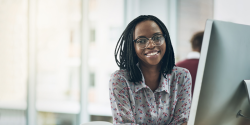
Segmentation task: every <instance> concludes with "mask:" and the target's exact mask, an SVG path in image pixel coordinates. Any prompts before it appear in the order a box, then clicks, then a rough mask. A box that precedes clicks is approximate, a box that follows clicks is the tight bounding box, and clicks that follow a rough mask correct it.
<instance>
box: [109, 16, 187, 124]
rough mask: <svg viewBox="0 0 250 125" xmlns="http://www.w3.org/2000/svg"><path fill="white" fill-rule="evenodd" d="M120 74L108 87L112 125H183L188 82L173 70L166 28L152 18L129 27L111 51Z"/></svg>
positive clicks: (141, 18)
mask: <svg viewBox="0 0 250 125" xmlns="http://www.w3.org/2000/svg"><path fill="white" fill-rule="evenodd" d="M115 59H116V63H117V65H118V66H119V67H120V70H118V71H116V72H114V73H113V74H112V75H111V78H110V81H109V82H110V83H109V86H110V87H109V91H110V102H111V110H112V114H113V122H114V124H130V125H139V124H140V125H146V124H152V125H156V124H157V125H158V124H161V125H162V124H164V125H177V124H178V125H186V124H187V121H188V117H189V112H190V105H191V81H192V80H191V77H190V73H189V71H188V70H187V69H184V68H180V67H176V66H175V61H174V52H173V47H172V44H171V40H170V37H169V33H168V30H167V28H166V26H165V25H164V24H163V23H162V22H161V21H160V20H159V19H158V18H157V17H154V16H151V15H147V16H139V17H137V18H136V19H134V20H133V21H132V22H130V23H129V24H128V26H127V27H126V29H125V30H124V32H123V33H122V35H121V37H120V39H119V40H118V43H117V45H116V49H115Z"/></svg>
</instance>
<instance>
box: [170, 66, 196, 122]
mask: <svg viewBox="0 0 250 125" xmlns="http://www.w3.org/2000/svg"><path fill="white" fill-rule="evenodd" d="M184 72H185V73H184V76H182V77H183V79H184V80H183V83H182V84H181V90H180V92H179V94H178V95H177V97H178V98H177V99H178V100H177V104H176V107H175V112H174V118H173V121H172V122H171V124H170V125H181V124H183V123H185V122H188V118H189V114H190V108H191V87H192V78H191V75H190V73H189V71H188V70H184Z"/></svg>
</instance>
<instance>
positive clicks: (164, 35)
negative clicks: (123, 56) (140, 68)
mask: <svg viewBox="0 0 250 125" xmlns="http://www.w3.org/2000/svg"><path fill="white" fill-rule="evenodd" d="M157 35H162V36H163V37H164V39H165V40H166V36H167V35H166V34H155V35H154V36H157ZM154 36H152V37H151V38H147V37H143V38H146V39H147V40H149V39H151V40H152V38H153V37H154ZM140 38H141V37H140ZM140 38H137V39H135V40H133V42H136V41H137V40H138V39H140ZM153 41H154V40H153ZM144 49H145V48H144Z"/></svg>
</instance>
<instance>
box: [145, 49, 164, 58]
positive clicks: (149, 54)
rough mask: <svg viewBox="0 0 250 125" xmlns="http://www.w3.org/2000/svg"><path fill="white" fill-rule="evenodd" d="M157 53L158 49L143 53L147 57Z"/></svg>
mask: <svg viewBox="0 0 250 125" xmlns="http://www.w3.org/2000/svg"><path fill="white" fill-rule="evenodd" d="M158 53H160V51H158V50H155V51H150V52H147V53H146V54H145V55H146V56H147V57H151V56H155V55H158Z"/></svg>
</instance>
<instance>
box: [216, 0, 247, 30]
mask: <svg viewBox="0 0 250 125" xmlns="http://www.w3.org/2000/svg"><path fill="white" fill-rule="evenodd" d="M249 6H250V0H214V19H215V20H222V21H229V22H234V23H240V24H247V25H250V16H249V12H250V7H249Z"/></svg>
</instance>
